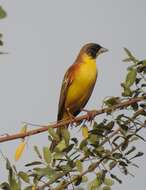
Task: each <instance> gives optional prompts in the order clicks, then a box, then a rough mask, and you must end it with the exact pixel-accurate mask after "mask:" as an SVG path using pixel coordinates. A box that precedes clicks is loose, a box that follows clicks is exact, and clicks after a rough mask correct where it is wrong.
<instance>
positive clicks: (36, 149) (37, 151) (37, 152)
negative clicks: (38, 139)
mask: <svg viewBox="0 0 146 190" xmlns="http://www.w3.org/2000/svg"><path fill="white" fill-rule="evenodd" d="M34 151H35V152H36V154H37V156H38V157H39V158H40V159H42V155H41V153H40V151H39V149H38V147H37V146H34Z"/></svg>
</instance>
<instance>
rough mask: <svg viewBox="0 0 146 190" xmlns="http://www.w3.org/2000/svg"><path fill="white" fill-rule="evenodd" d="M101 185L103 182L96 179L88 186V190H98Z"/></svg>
mask: <svg viewBox="0 0 146 190" xmlns="http://www.w3.org/2000/svg"><path fill="white" fill-rule="evenodd" d="M100 185H101V182H100V181H99V180H98V179H97V178H96V179H94V180H93V181H91V182H90V183H89V184H88V187H87V189H88V190H97V188H98V187H99V186H100Z"/></svg>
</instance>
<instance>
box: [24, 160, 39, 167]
mask: <svg viewBox="0 0 146 190" xmlns="http://www.w3.org/2000/svg"><path fill="white" fill-rule="evenodd" d="M40 164H42V162H40V161H34V162H31V163H28V164H25V166H26V167H28V166H35V165H40Z"/></svg>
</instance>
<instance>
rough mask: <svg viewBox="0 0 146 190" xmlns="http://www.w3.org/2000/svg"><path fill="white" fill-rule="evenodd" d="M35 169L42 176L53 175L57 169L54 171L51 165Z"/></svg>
mask: <svg viewBox="0 0 146 190" xmlns="http://www.w3.org/2000/svg"><path fill="white" fill-rule="evenodd" d="M33 170H34V171H35V172H36V174H37V175H40V176H52V175H53V174H54V173H56V171H54V170H53V169H52V168H50V167H46V168H34V169H33Z"/></svg>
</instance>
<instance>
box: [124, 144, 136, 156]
mask: <svg viewBox="0 0 146 190" xmlns="http://www.w3.org/2000/svg"><path fill="white" fill-rule="evenodd" d="M135 150H136V147H135V146H132V147H131V148H130V150H128V151H127V152H126V153H125V156H126V155H128V154H130V153H132V152H133V151H135Z"/></svg>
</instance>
